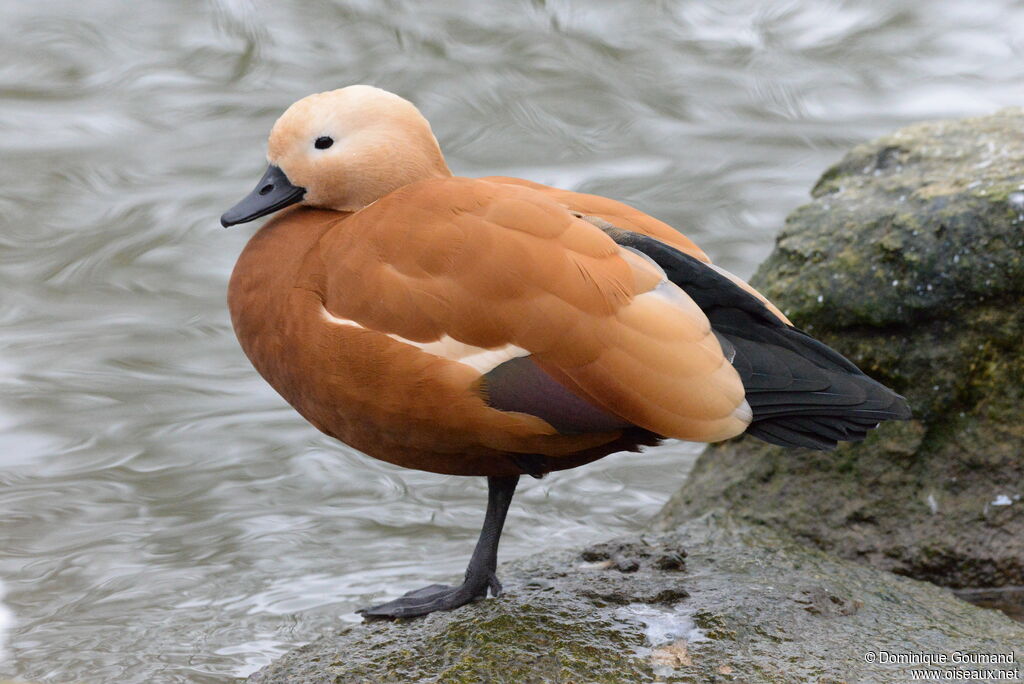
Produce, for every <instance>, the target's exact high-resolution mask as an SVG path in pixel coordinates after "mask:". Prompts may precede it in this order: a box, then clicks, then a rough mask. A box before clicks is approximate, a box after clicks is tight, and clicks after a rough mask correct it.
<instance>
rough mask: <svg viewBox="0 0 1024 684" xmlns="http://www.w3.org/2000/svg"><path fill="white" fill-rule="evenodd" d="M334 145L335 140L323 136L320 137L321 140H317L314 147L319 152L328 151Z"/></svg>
mask: <svg viewBox="0 0 1024 684" xmlns="http://www.w3.org/2000/svg"><path fill="white" fill-rule="evenodd" d="M333 144H334V138H329V137H327V136H326V135H322V136H320V137H319V138H317V139H316V142H315V143H313V147H315V148H316V149H318V150H326V149H327V148H328V147H330V146H331V145H333Z"/></svg>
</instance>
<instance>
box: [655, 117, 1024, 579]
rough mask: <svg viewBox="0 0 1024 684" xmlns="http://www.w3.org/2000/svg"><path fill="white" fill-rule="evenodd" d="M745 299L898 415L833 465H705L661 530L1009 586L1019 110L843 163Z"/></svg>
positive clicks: (1019, 308)
mask: <svg viewBox="0 0 1024 684" xmlns="http://www.w3.org/2000/svg"><path fill="white" fill-rule="evenodd" d="M813 197H814V199H813V201H812V202H811V203H810V204H808V205H806V206H803V207H801V208H799V209H797V210H796V211H795V212H793V214H792V215H790V217H789V218H788V219H787V222H786V226H785V228H784V230H783V231H782V233H781V234H780V235H779V238H778V241H777V245H776V249H775V251H774V252H773V253H772V255H771V256H770V257H769V258H768V260H767V261H766V262H765V263H764V264H763V265H762V267H761V268H760V270H759V271H758V273H757V275H756V276H755V278H754V283H755V284H756V286H757V287H758V288H760V289H761V290H762V291H763V292H764V293H765V294H767V295H768V296H769V297H770V298H771V299H772V300H773V301H775V302H776V303H777V304H778V305H779V306H780V307H781V308H782V309H783V310H784V311H786V312H787V314H788V315H789V316H790V317H791V318H792V319H793V321H794V323H795V324H796V325H797V326H799V327H802V328H804V329H805V330H807V331H808V332H810V333H812V334H813V335H815V336H816V337H819V338H820V339H822V340H823V341H825V342H827V343H828V344H830V345H832V346H834V347H835V348H836V349H838V350H840V351H841V352H843V353H844V354H846V355H847V356H849V357H850V358H851V359H853V360H854V361H855V362H856V363H857V364H858V365H860V367H861V368H862V369H864V370H865V372H867V373H869V374H870V375H872V376H873V377H875V378H877V379H879V380H880V381H882V382H884V383H886V384H888V385H889V386H891V387H893V388H894V389H896V390H897V391H899V392H900V393H902V394H904V395H905V396H907V397H908V399H909V400H910V403H911V406H912V408H913V410H914V414H915V420H913V421H911V422H908V423H902V424H887V425H884V426H883V427H882V428H881V429H879V430H877V431H876V432H875V433H874V434H873V435H872V436H871V437H870V438H869V439H868V440H867V441H866V442H864V443H862V444H859V445H843V446H842V447H840V448H839V449H838V450H837V451H835V452H834V453H825V454H823V453H816V452H810V451H806V450H786V449H780V448H777V447H772V446H769V445H766V444H763V443H760V442H757V441H756V440H754V439H750V438H743V439H740V440H736V441H732V442H729V443H726V444H724V445H719V446H716V447H713V448H710V449H708V451H707V452H706V453H705V454H704V455H703V456H702V457H701V458H700V460H699V462H698V464H697V466H696V468H695V469H694V471H693V473H692V475H691V477H690V479H689V480H688V481H687V483H686V484H685V486H684V487H683V488H682V490H681V491H680V492H679V493H678V494H677V495H676V496H675V497H674V499H673V500H672V501H671V502H670V503H669V504H668V506H666V508H665V510H664V512H663V514H662V518H661V521H660V525H661V526H663V527H669V526H671V525H673V524H678V523H679V522H681V521H685V520H687V519H689V518H691V517H693V516H696V515H700V514H702V513H704V512H706V511H708V510H712V509H715V508H723V509H728V510H730V511H732V512H733V513H734V514H735V515H737V516H739V517H741V518H743V519H746V520H749V521H754V522H759V523H766V524H769V525H773V526H777V527H780V528H783V529H785V530H787V531H788V532H790V533H792V534H793V535H795V536H797V537H798V538H800V539H802V540H806V541H810V542H812V543H813V544H815V545H817V546H818V547H820V548H822V549H826V550H829V551H832V552H834V553H837V554H839V555H841V556H844V557H847V558H855V559H860V560H864V561H867V562H869V563H871V564H873V565H875V566H877V567H881V568H884V569H888V570H892V571H894V572H897V573H900V574H904V575H908V576H912V577H917V578H922V579H927V580H931V581H934V582H938V583H941V584H945V585H949V586H953V587H998V586H1010V585H1024V110H1020V109H1009V110H1005V111H1002V112H999V113H998V114H995V115H992V116H988V117H982V118H976V119H965V120H957V121H942V122H934V123H924V124H919V125H915V126H911V127H909V128H906V129H903V130H901V131H899V132H897V133H895V134H893V135H891V136H888V137H886V138H882V139H880V140H876V141H874V142H872V143H869V144H865V145H861V146H858V147H856V148H854V149H853V150H852V151H851V152H850V153H849V154H848V155H847V156H846V157H845V158H844V159H843V160H842V161H841V162H839V163H838V164H837V165H836V166H834V167H833V168H831V169H829V170H828V171H827V172H826V173H825V174H824V176H823V177H822V179H821V180H820V181H819V182H818V184H817V186H816V187H815V188H814V191H813Z"/></svg>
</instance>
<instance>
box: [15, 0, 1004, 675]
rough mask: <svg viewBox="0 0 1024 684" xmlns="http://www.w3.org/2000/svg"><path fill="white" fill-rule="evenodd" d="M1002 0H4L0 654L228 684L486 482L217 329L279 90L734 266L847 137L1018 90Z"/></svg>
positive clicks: (551, 491)
mask: <svg viewBox="0 0 1024 684" xmlns="http://www.w3.org/2000/svg"><path fill="white" fill-rule="evenodd" d="M1022 25H1024V4H1022V3H1021V2H1011V1H1009V0H963V1H954V0H937V1H935V2H929V3H918V2H892V1H891V0H877V1H875V2H865V1H859V2H836V1H821V0H813V1H812V0H801V1H797V2H771V3H769V2H763V3H754V2H747V3H743V2H728V3H727V2H701V3H693V2H688V3H682V2H680V3H666V2H660V3H656V2H651V3H647V4H643V5H641V4H640V3H623V2H612V1H610V0H609V1H605V2H586V3H583V2H578V3H567V2H550V3H549V2H543V1H540V0H538V1H536V2H533V3H526V2H518V3H500V4H499V3H477V2H470V1H469V0H459V1H450V2H446V3H433V4H432V6H431V7H427V3H416V2H411V1H398V0H391V1H387V2H382V1H381V0H364V1H362V2H347V3H342V2H339V3H330V2H325V1H322V0H312V1H306V2H299V1H298V0H292V1H290V2H285V1H281V0H275V1H273V2H271V1H270V0H220V1H219V2H207V3H203V2H199V1H198V0H195V1H192V2H179V3H160V2H155V1H153V0H146V1H140V2H134V3H124V2H116V1H114V0H91V1H90V2H87V3H86V2H80V1H76V2H70V1H68V0H48V1H47V2H23V1H20V0H0V26H2V27H3V40H0V159H2V160H3V163H2V164H0V292H2V298H0V321H2V324H3V326H2V329H0V350H2V351H0V387H2V395H0V524H2V532H0V534H2V537H0V581H2V582H3V584H4V585H5V587H6V594H5V595H4V598H3V599H2V601H3V603H4V605H5V609H0V624H4V625H6V626H7V628H8V629H7V638H6V641H7V643H6V646H5V652H6V660H5V661H4V663H3V664H2V665H0V676H16V677H22V678H25V679H28V680H34V681H54V682H70V681H74V682H87V683H88V682H115V681H116V682H186V681H190V682H223V681H230V680H231V679H232V678H234V677H238V676H242V675H245V674H247V673H248V672H251V671H252V670H254V669H255V668H257V667H258V666H259V665H261V664H263V663H265V662H267V661H268V659H270V658H271V657H273V656H274V655H275V654H277V653H279V652H281V651H283V650H284V649H286V648H288V647H290V646H292V645H294V644H297V643H301V642H303V641H307V640H309V639H311V638H313V637H315V636H316V635H317V634H319V633H321V632H323V631H325V630H327V629H329V628H330V627H331V626H333V625H337V624H338V623H339V621H346V620H354V619H355V616H354V615H353V614H352V611H353V609H354V608H356V607H359V606H362V605H366V604H367V603H369V602H371V601H375V600H380V599H384V598H390V597H393V596H395V595H396V594H398V593H399V592H401V591H403V590H407V589H409V588H413V587H417V586H420V585H422V584H424V583H426V582H428V581H450V580H451V579H453V578H454V577H455V576H457V575H458V573H459V572H460V571H461V569H462V567H463V566H464V563H465V561H466V558H467V556H468V553H469V551H470V549H471V546H472V543H473V540H474V539H475V536H476V531H477V527H478V525H479V520H480V517H481V515H482V506H483V500H484V488H483V483H482V482H477V481H474V480H468V479H467V480H462V479H456V478H446V477H441V476H436V475H428V474H423V473H415V472H408V471H402V470H399V469H397V468H394V467H391V466H388V465H385V464H382V463H377V462H374V461H371V460H369V459H367V458H364V457H362V456H360V455H358V454H355V453H353V452H351V451H350V450H348V449H346V448H344V447H341V446H338V445H337V444H333V443H331V442H330V441H329V440H327V439H326V438H324V437H322V436H320V435H319V434H318V433H316V432H315V431H314V430H313V429H312V428H310V427H308V426H306V425H305V424H304V423H303V422H302V421H301V420H300V419H299V418H298V417H297V416H296V415H295V414H293V412H292V411H291V410H290V409H289V408H288V407H286V406H285V405H283V403H282V401H281V400H280V399H279V398H278V397H277V396H276V395H275V394H274V393H273V392H272V391H271V390H270V389H269V388H268V387H266V386H265V385H264V384H263V383H262V381H260V380H259V379H258V378H257V376H256V374H255V372H254V371H253V370H252V369H251V368H250V367H249V365H248V362H247V361H246V360H245V358H244V357H243V356H242V354H241V353H240V351H239V349H238V347H237V344H236V343H235V341H234V339H233V335H232V332H231V330H230V326H229V323H228V318H227V314H226V311H225V304H224V289H225V285H226V281H227V277H228V274H229V272H230V269H231V267H232V264H233V262H234V259H235V257H236V256H237V254H238V252H239V251H240V250H241V248H242V245H243V244H244V243H245V241H246V239H247V238H248V236H249V235H250V234H251V233H252V227H251V226H245V227H241V228H238V229H233V230H230V231H225V230H222V229H221V228H220V227H219V226H218V224H217V217H218V216H219V215H220V213H221V212H222V211H223V210H224V209H225V208H227V207H228V206H230V205H231V204H233V203H234V202H235V201H236V200H237V199H239V198H240V197H241V196H242V195H243V194H244V193H245V192H247V191H248V190H249V189H250V188H251V186H252V184H253V183H254V182H255V180H256V179H257V178H258V176H259V174H260V173H261V172H262V167H263V160H262V155H263V144H264V140H265V136H266V133H267V131H268V130H269V128H270V125H271V124H272V123H273V121H274V119H275V117H276V116H277V115H278V114H279V113H280V111H282V110H283V109H284V107H286V106H287V105H288V104H289V103H291V102H292V101H293V100H295V99H297V98H298V97H301V96H303V95H305V94H307V93H310V92H314V91H318V90H325V89H330V88H334V87H338V86H341V85H345V84H349V83H354V82H368V83H374V84H376V85H380V86H383V87H386V88H389V89H392V90H395V91H397V92H399V93H402V94H403V95H405V96H407V97H410V98H411V99H413V100H414V101H415V102H417V103H418V104H420V105H421V107H422V108H423V110H424V111H425V113H426V114H427V116H428V117H429V118H430V119H431V121H432V122H433V124H434V128H435V131H436V132H437V134H438V137H439V138H440V140H441V143H442V146H443V147H444V148H445V150H446V152H447V154H448V158H449V162H450V164H451V166H452V168H453V169H455V170H456V172H459V173H462V174H465V175H476V174H481V175H482V174H508V175H521V176H525V177H528V178H532V179H534V180H538V181H542V182H549V183H554V184H558V185H562V186H567V187H571V188H575V189H581V190H585V191H589V192H596V193H601V194H606V195H610V196H613V197H617V198H621V199H623V200H626V201H629V202H631V203H633V204H635V205H637V206H639V207H641V208H643V209H645V210H647V211H649V212H651V213H653V214H655V215H657V216H659V217H661V218H663V219H665V220H667V221H669V222H670V223H672V224H674V225H677V226H679V227H681V228H684V229H685V230H686V231H687V232H688V233H689V234H690V235H691V236H692V237H694V238H696V239H697V241H698V242H699V243H700V244H701V245H702V246H704V247H705V248H706V249H707V250H708V251H709V252H710V253H711V254H712V255H713V257H714V258H716V260H717V261H718V262H719V263H721V264H722V265H724V266H725V267H727V268H729V269H731V270H734V271H736V272H738V273H740V274H742V275H749V274H750V273H751V272H752V271H753V269H754V267H755V265H756V264H757V263H758V262H759V261H760V260H761V259H762V258H763V257H764V256H765V255H766V254H767V253H768V251H769V250H770V248H771V243H772V236H773V235H774V234H775V233H776V232H777V231H778V229H779V227H780V225H781V222H782V219H783V217H784V216H785V214H786V213H787V212H788V211H790V210H791V209H793V208H794V207H795V206H797V205H798V204H800V203H801V202H803V201H804V200H805V199H806V196H807V189H808V188H809V187H810V186H811V184H812V183H813V181H814V180H815V178H816V177H817V175H818V174H819V173H820V172H821V171H822V170H823V169H824V168H825V167H826V166H827V165H828V164H829V163H830V162H832V161H834V160H835V159H837V158H838V157H839V156H840V155H841V154H842V152H843V151H844V150H845V149H846V148H847V147H849V146H850V145H852V144H854V143H856V142H858V141H862V140H865V139H867V138H871V137H872V136H876V135H879V134H882V133H885V132H887V131H890V130H892V129H894V128H896V127H898V126H901V125H904V124H906V123H909V122H912V121H915V120H919V119H924V118H934V117H949V116H962V115H969V114H983V113H987V112H990V111H993V110H995V109H997V108H999V107H1001V106H1004V105H1010V104H1021V103H1022V100H1024V92H1022V90H1021V84H1022V83H1024V80H1022V77H1024V54H1022V52H1024V33H1022V32H1021V31H1020V30H1019V27H1020V26H1022ZM694 453H695V449H694V448H693V447H691V446H688V445H680V444H675V445H670V446H668V447H666V448H663V449H660V450H657V451H654V452H651V453H648V454H645V455H643V456H619V457H613V458H609V459H606V460H604V461H602V462H599V463H596V464H593V465H591V466H588V467H586V468H582V469H579V470H576V471H572V472H568V473H559V474H555V475H553V476H551V477H549V478H547V479H546V480H544V481H541V482H532V481H531V482H529V483H527V485H526V486H525V487H524V489H523V491H522V492H521V494H520V496H519V497H518V498H517V501H516V503H515V504H514V505H513V509H512V513H511V517H510V523H509V529H508V533H507V534H506V537H505V540H504V542H503V547H502V550H503V553H502V557H503V558H505V559H508V558H512V557H515V556H520V555H523V554H526V553H530V552H533V551H536V550H539V549H543V548H544V547H545V546H548V545H552V546H554V545H560V544H567V543H579V542H583V541H587V540H591V539H597V538H601V537H606V536H609V535H611V534H614V533H617V532H621V531H625V530H634V529H637V528H638V527H640V526H641V525H642V524H643V523H644V521H645V520H646V519H647V518H648V517H649V516H650V515H651V514H652V513H653V512H655V511H656V510H657V509H658V508H659V506H660V505H661V503H662V502H663V501H664V500H665V499H666V498H667V496H668V495H669V494H670V492H671V491H673V490H674V489H675V488H676V487H678V486H679V484H680V483H681V481H682V479H683V477H684V476H685V473H686V470H687V469H688V467H689V464H690V463H691V462H692V458H693V455H694ZM6 611H10V612H11V613H12V614H13V622H10V624H8V622H9V621H8V620H7V619H6V617H3V616H6V614H7V613H6ZM0 630H2V627H0ZM2 638H3V637H2V636H0V639H2ZM0 657H3V656H0Z"/></svg>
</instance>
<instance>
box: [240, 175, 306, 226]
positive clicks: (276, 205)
mask: <svg viewBox="0 0 1024 684" xmlns="http://www.w3.org/2000/svg"><path fill="white" fill-rule="evenodd" d="M305 194H306V189H305V188H299V187H296V186H294V185H292V184H291V181H289V180H288V176H286V175H284V171H282V170H281V167H279V166H276V165H274V164H271V165H270V166H268V167H267V172H266V173H265V174H263V178H260V182H259V183H257V184H256V187H255V188H253V191H252V192H250V193H249V194H248V195H246V196H245V197H244V198H243V199H242V201H241V202H239V203H238V204H236V205H235V206H233V207H231V208H230V209H228V210H227V211H226V212H224V215H223V216H221V217H220V224H221V225H222V226H224V227H225V228H227V227H228V226H234V225H236V224H239V223H245V222H246V221H252V220H253V219H258V218H259V217H260V216H266V215H267V214H272V213H274V212H275V211H277V210H278V209H284V208H285V207H287V206H288V205H290V204H295V203H296V202H298V201H299V200H301V199H302V196H303V195H305Z"/></svg>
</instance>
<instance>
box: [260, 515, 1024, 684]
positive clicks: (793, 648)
mask: <svg viewBox="0 0 1024 684" xmlns="http://www.w3.org/2000/svg"><path fill="white" fill-rule="evenodd" d="M499 571H500V573H501V575H502V579H503V580H504V582H505V585H506V594H505V595H504V596H503V597H501V598H499V599H487V600H485V601H480V602H477V603H475V604H472V605H470V606H466V607H464V608H461V609H459V610H456V611H452V612H450V613H434V614H432V615H429V616H427V617H426V618H422V619H413V620H408V621H399V622H374V623H369V624H362V625H357V626H352V627H348V628H346V629H343V630H341V631H340V632H338V633H337V634H333V635H329V636H325V637H322V638H320V639H318V640H317V641H314V642H313V643H311V644H309V645H307V646H303V647H301V648H299V649H297V650H295V651H292V652H291V653H288V654H286V655H285V656H284V657H282V658H281V659H280V660H278V661H276V662H274V663H272V664H270V665H268V666H267V667H266V668H264V669H263V670H261V671H259V672H257V673H255V674H254V675H252V676H251V677H250V678H249V682H250V683H252V684H257V683H258V684H278V683H284V682H287V683H289V684H306V683H312V682H345V683H347V682H388V683H390V682H436V681H442V682H446V683H458V682H473V683H475V682H509V683H515V684H521V683H528V682H654V681H663V682H715V681H717V682H729V681H742V682H787V683H792V682H844V681H846V682H852V681H897V680H899V681H904V680H909V668H910V667H915V666H908V665H895V664H890V663H887V662H885V661H887V660H892V659H893V658H892V657H891V656H887V655H885V654H902V655H904V656H907V655H909V654H920V653H932V654H937V653H945V654H949V655H950V656H951V657H952V654H953V653H954V652H963V653H986V654H988V653H994V654H1006V653H1011V652H1012V649H1013V648H1015V647H1016V648H1018V649H1019V648H1020V645H1021V644H1024V626H1022V625H1019V624H1017V623H1014V622H1013V621H1011V620H1010V619H1009V618H1007V617H1005V616H1004V615H1002V614H1001V613H999V612H998V611H994V610H985V609H982V608H977V607H975V606H972V605H970V604H968V603H965V602H963V601H960V600H959V599H957V598H955V597H954V596H952V595H951V594H950V593H949V592H948V591H946V590H944V589H942V588H940V587H936V586H934V585H931V584H927V583H923V582H917V581H914V580H909V579H905V578H902V577H897V576H895V575H892V574H889V573H886V572H883V571H879V570H876V569H874V568H870V567H867V566H864V565H860V564H855V563H850V562H848V561H843V560H839V559H834V558H832V557H830V556H828V555H826V554H824V553H822V552H820V551H817V550H813V549H809V548H807V547H805V546H803V545H801V544H799V543H796V542H794V541H793V540H791V539H788V538H786V537H785V536H783V535H781V534H779V533H777V532H774V531H771V530H768V529H766V528H756V527H750V526H747V525H744V524H738V523H736V522H734V521H733V520H732V519H731V518H729V517H728V516H719V515H709V516H705V517H703V518H700V519H697V520H694V521H690V522H688V523H686V524H684V525H683V526H681V527H680V528H678V529H676V530H673V531H672V532H669V533H665V534H659V535H654V534H651V535H646V536H636V537H631V538H626V539H621V540H617V541H615V542H610V543H608V544H603V545H600V546H598V547H591V548H590V549H585V550H583V551H580V550H575V551H560V552H553V553H547V554H541V555H536V556H532V557H528V558H524V559H522V560H519V561H516V562H513V563H508V564H505V565H503V566H502V567H501V568H500V569H499ZM868 654H870V655H868ZM1020 657H1021V656H1020V654H1018V655H1017V656H1016V658H1018V659H1019V658H1020ZM872 660H873V661H872ZM1016 662H1019V660H1018V661H1016ZM984 667H990V668H1002V669H1012V668H1018V669H1019V668H1020V665H1018V664H1016V663H1015V662H1011V663H1008V664H999V665H958V666H956V667H955V668H953V669H960V670H966V669H980V668H984Z"/></svg>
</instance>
